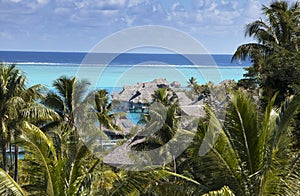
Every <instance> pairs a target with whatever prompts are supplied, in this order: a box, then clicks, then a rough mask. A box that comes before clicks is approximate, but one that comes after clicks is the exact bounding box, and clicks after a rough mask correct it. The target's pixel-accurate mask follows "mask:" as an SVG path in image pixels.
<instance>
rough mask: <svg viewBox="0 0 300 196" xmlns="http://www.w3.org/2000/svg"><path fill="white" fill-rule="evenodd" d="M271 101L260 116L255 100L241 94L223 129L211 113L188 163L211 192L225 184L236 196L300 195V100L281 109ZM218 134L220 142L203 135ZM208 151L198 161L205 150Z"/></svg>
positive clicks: (231, 101) (273, 99)
mask: <svg viewBox="0 0 300 196" xmlns="http://www.w3.org/2000/svg"><path fill="white" fill-rule="evenodd" d="M274 101H275V97H273V98H272V100H271V101H270V103H269V105H268V106H267V107H266V110H265V112H264V113H262V114H261V113H260V112H259V109H258V107H257V104H256V103H255V101H254V100H253V99H252V98H249V97H247V96H246V95H243V94H242V93H240V92H237V93H236V94H235V95H234V96H233V97H232V99H231V100H230V104H229V106H228V111H227V116H226V119H225V121H224V124H223V125H221V123H220V122H219V121H218V120H217V118H216V117H215V115H214V114H212V112H210V111H209V110H208V116H209V121H208V122H210V123H203V124H202V126H201V129H200V131H199V132H198V134H197V135H196V136H197V137H196V138H195V143H194V145H195V146H194V147H192V148H190V150H188V151H189V152H190V153H192V154H190V156H189V157H190V158H189V159H188V160H187V163H186V164H188V165H189V166H190V167H191V168H192V169H191V171H192V172H193V174H192V175H193V176H194V179H195V180H197V181H198V182H200V183H203V184H204V185H205V186H206V187H207V188H208V190H217V189H220V188H221V187H223V186H224V185H227V186H229V188H230V189H231V190H232V191H233V192H234V193H235V194H237V195H270V194H275V195H281V194H282V195H297V194H298V192H297V191H298V190H299V183H300V176H299V172H298V168H299V167H300V161H299V158H298V157H299V155H298V153H297V152H294V151H293V150H292V144H291V141H292V136H291V127H290V126H289V125H290V122H291V121H292V119H293V115H294V114H295V112H296V110H297V108H298V107H299V106H300V96H297V97H294V98H293V99H289V100H287V101H286V102H285V104H284V105H283V106H282V108H281V109H280V110H277V109H276V108H273V104H274ZM205 134H210V135H211V136H212V137H213V136H215V135H218V138H216V142H215V143H211V142H210V141H204V140H203V138H204V135H205ZM201 144H202V145H203V144H204V145H206V146H207V148H209V149H210V150H209V152H208V153H206V154H205V155H201V156H199V148H200V145H201Z"/></svg>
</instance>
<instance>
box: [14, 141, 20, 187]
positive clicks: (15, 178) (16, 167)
mask: <svg viewBox="0 0 300 196" xmlns="http://www.w3.org/2000/svg"><path fill="white" fill-rule="evenodd" d="M18 157H19V147H18V146H17V145H15V171H14V180H15V181H16V183H18V173H19V170H18V166H19V165H18V160H19V158H18Z"/></svg>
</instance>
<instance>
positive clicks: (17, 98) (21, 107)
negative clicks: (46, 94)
mask: <svg viewBox="0 0 300 196" xmlns="http://www.w3.org/2000/svg"><path fill="white" fill-rule="evenodd" d="M25 82H26V77H25V76H24V75H23V74H22V73H21V72H20V70H19V69H17V68H16V67H15V65H12V66H6V65H4V64H1V72H0V86H1V88H0V94H1V95H0V97H1V102H0V113H1V117H0V121H1V125H2V126H1V135H2V138H1V143H2V146H1V151H2V159H3V169H4V170H5V171H6V170H7V161H6V160H7V155H6V151H7V150H6V146H7V145H9V146H10V148H9V151H10V168H13V170H14V172H13V173H14V174H13V175H12V176H13V177H14V180H15V181H16V182H17V181H18V152H19V150H18V145H17V143H16V142H15V141H16V140H17V138H18V136H19V135H20V133H21V132H22V126H20V124H21V122H24V121H26V122H28V123H37V122H45V121H49V120H53V119H54V118H55V114H54V113H53V112H52V111H50V110H48V109H47V108H45V107H43V106H42V105H41V104H38V103H37V102H35V101H36V100H37V99H41V98H42V94H41V90H42V89H43V87H42V86H41V85H35V86H31V87H29V88H26V87H25ZM12 144H14V156H12ZM13 160H14V161H13Z"/></svg>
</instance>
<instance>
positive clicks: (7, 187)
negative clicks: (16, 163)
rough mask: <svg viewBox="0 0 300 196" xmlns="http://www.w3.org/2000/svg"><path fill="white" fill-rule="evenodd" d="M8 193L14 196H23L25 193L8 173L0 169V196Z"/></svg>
mask: <svg viewBox="0 0 300 196" xmlns="http://www.w3.org/2000/svg"><path fill="white" fill-rule="evenodd" d="M8 191H10V192H11V193H12V194H13V195H15V196H25V195H27V193H26V192H25V191H24V190H23V189H22V188H21V187H20V185H18V183H16V182H15V181H14V180H13V179H12V178H11V177H10V175H9V174H8V173H6V172H5V171H4V170H3V169H1V168H0V194H1V195H5V194H6V193H7V192H8Z"/></svg>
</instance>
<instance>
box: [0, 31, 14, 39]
mask: <svg viewBox="0 0 300 196" xmlns="http://www.w3.org/2000/svg"><path fill="white" fill-rule="evenodd" d="M0 38H1V39H7V40H12V39H13V35H12V34H10V33H7V32H0Z"/></svg>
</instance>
